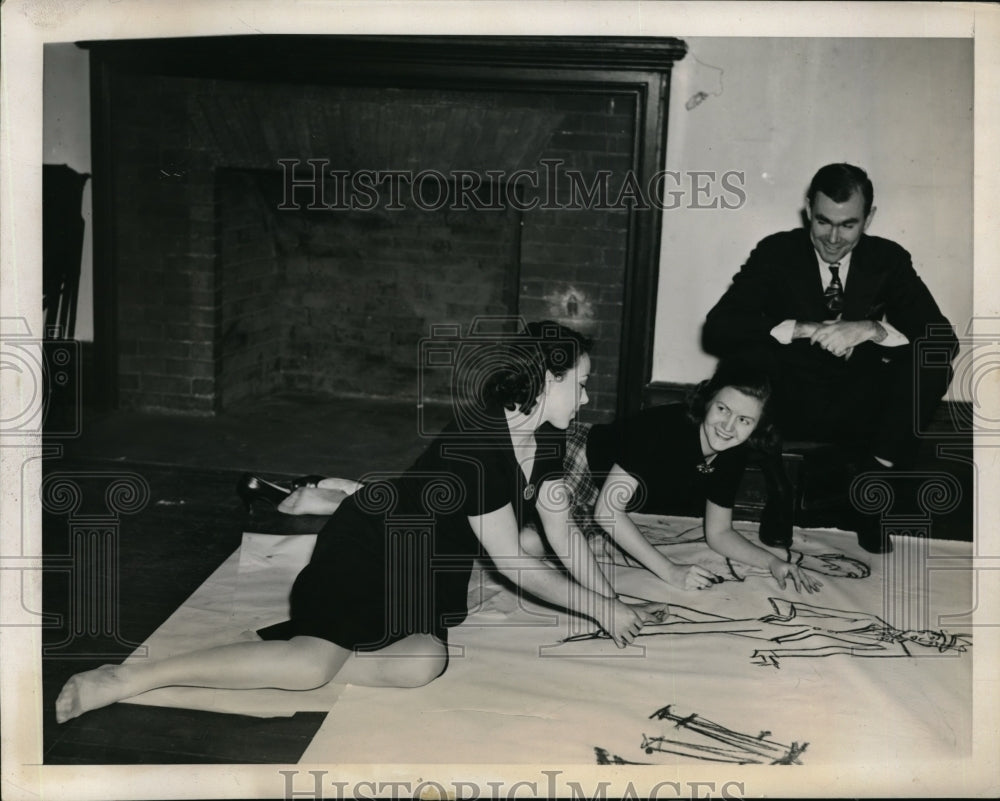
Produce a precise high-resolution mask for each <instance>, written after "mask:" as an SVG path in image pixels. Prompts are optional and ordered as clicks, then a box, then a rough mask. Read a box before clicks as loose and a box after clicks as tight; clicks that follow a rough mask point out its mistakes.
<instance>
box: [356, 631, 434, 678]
mask: <svg viewBox="0 0 1000 801" xmlns="http://www.w3.org/2000/svg"><path fill="white" fill-rule="evenodd" d="M446 667H448V648H447V646H445V645H444V643H442V642H441V641H440V640H437V639H435V638H434V637H433V636H431V635H430V634H411V635H410V636H409V637H407V638H406V639H404V640H399V641H398V642H394V643H393V644H392V645H388V646H386V647H385V648H382V649H380V650H378V651H369V652H361V653H355V654H351V658H350V659H348V660H347V662H346V663H345V664H344V666H343V667H342V668H341V669H340V672H339V673H337V681H338V682H341V681H342V682H344V683H345V684H360V685H363V686H365V687H423V686H424V685H425V684H430V683H431V682H432V681H434V679H436V678H437V677H438V676H440V675H441V674H442V673H444V671H445V668H446Z"/></svg>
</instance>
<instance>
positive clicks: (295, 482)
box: [292, 475, 326, 490]
mask: <svg viewBox="0 0 1000 801" xmlns="http://www.w3.org/2000/svg"><path fill="white" fill-rule="evenodd" d="M324 478H326V476H315V475H313V476H299V477H298V478H293V479H292V489H293V490H297V489H300V488H302V487H316V486H319V482H320V481H322V480H323V479H324Z"/></svg>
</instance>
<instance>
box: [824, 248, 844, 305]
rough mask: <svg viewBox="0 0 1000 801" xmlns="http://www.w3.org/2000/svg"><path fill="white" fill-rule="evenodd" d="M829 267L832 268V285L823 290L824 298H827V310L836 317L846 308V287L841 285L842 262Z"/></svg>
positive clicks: (836, 262)
mask: <svg viewBox="0 0 1000 801" xmlns="http://www.w3.org/2000/svg"><path fill="white" fill-rule="evenodd" d="M827 267H829V268H830V283H829V284H827V287H826V289H824V290H823V297H824V298H826V308H827V310H828V311H829V312H830V315H831V316H832V317H836V316H837V315H838V314H840V310H841V309H843V308H844V287H843V284H841V283H840V262H839V261H835V262H834V263H833V264H828V265H827Z"/></svg>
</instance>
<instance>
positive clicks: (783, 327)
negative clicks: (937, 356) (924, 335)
mask: <svg viewBox="0 0 1000 801" xmlns="http://www.w3.org/2000/svg"><path fill="white" fill-rule="evenodd" d="M883 325H884V326H885V330H886V331H889V328H890V326H888V325H886V324H885V323H883ZM892 330H893V331H896V329H895V328H893V329H892ZM794 333H795V320H782V321H781V322H780V323H778V324H777V325H776V326H775V327H774V328H772V329H771V336H772V337H774V338H775V339H776V340H778V342H780V343H781V344H782V345H790V344H791V342H792V334H794ZM896 333H897V334H899V331H896ZM890 336H891V334H890ZM900 336H902V334H900ZM888 339H889V337H886V340H888ZM903 340H904V341H905V340H906V337H903ZM882 344H883V345H884V344H885V343H884V342H883V343H882Z"/></svg>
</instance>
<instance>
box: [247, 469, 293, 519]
mask: <svg viewBox="0 0 1000 801" xmlns="http://www.w3.org/2000/svg"><path fill="white" fill-rule="evenodd" d="M236 494H237V495H239V496H240V499H241V500H242V501H243V505H244V506H245V507H246V510H247V513H251V514H252V513H253V505H254V502H256V501H265V502H267V503H269V504H270V505H271V506H277V505H278V504H279V503H281V502H282V501H283V500H285V498H287V497H288V496H289V495H291V494H292V491H291V490H290V489H286V488H285V487H282V486H281V485H280V484H275V483H274V482H271V481H266V480H265V479H263V478H260V477H259V476H254V475H251V474H250V473H244V474H243V475H242V476H240V478H239V481H237V482H236Z"/></svg>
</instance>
